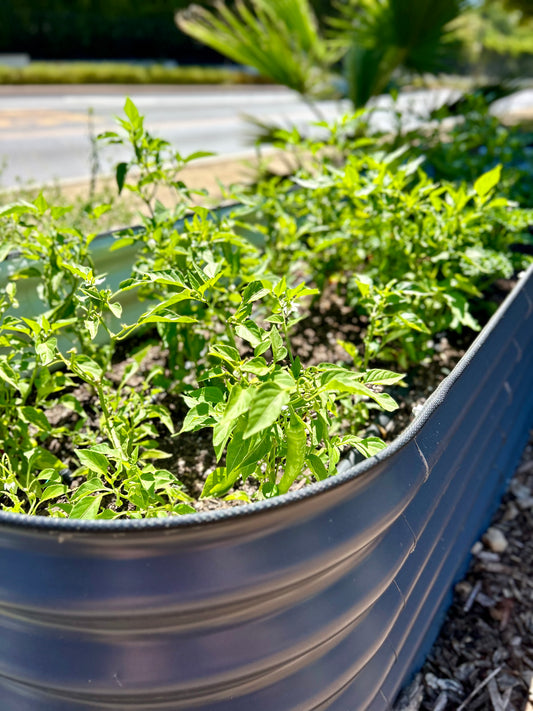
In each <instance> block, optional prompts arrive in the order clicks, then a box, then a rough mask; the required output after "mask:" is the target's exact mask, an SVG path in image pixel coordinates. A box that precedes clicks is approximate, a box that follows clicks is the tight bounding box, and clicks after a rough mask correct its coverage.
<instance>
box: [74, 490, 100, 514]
mask: <svg viewBox="0 0 533 711" xmlns="http://www.w3.org/2000/svg"><path fill="white" fill-rule="evenodd" d="M102 497H103V495H102V494H98V495H97V496H87V497H85V498H83V499H80V500H79V501H78V502H77V503H76V504H75V505H74V506H73V507H72V509H71V511H70V514H69V518H80V519H94V518H96V516H97V514H98V510H99V508H100V504H101V503H102Z"/></svg>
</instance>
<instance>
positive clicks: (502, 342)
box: [0, 269, 533, 711]
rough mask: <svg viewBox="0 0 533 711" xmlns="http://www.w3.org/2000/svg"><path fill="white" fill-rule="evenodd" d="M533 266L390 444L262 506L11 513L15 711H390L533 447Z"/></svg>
mask: <svg viewBox="0 0 533 711" xmlns="http://www.w3.org/2000/svg"><path fill="white" fill-rule="evenodd" d="M532 324H533V270H531V269H530V271H529V272H528V274H527V276H526V277H525V278H523V279H522V280H521V282H520V284H519V286H518V287H517V288H516V289H515V290H514V292H513V294H512V295H511V296H510V298H509V299H508V300H507V301H506V303H505V304H504V306H503V307H502V308H500V310H499V311H498V313H497V315H496V316H495V317H494V318H493V319H492V320H491V322H490V323H489V325H488V326H487V327H486V328H485V329H484V330H483V332H482V334H481V335H480V336H479V338H478V339H477V341H476V342H475V344H474V345H473V346H472V347H471V348H470V350H469V351H468V353H467V355H466V356H465V357H464V358H463V359H462V361H461V362H460V364H459V365H458V366H457V367H456V368H455V369H454V371H453V372H452V374H451V375H450V376H449V377H448V378H447V379H446V380H445V382H444V383H443V384H442V385H441V386H440V387H439V389H438V390H437V391H436V393H435V394H434V395H433V396H432V398H431V399H430V400H429V402H428V403H427V404H426V406H425V408H424V410H423V412H422V414H421V415H420V416H419V417H418V419H417V420H416V421H415V422H414V424H413V425H411V426H410V427H409V429H408V430H406V431H405V432H404V434H403V435H402V436H400V437H399V438H398V439H397V440H396V441H395V442H394V443H393V444H392V445H391V446H390V447H389V448H388V449H387V450H385V451H384V452H383V453H382V454H381V455H379V456H377V457H374V458H373V459H372V460H368V461H365V462H363V463H360V464H357V465H355V466H352V465H350V464H349V463H345V464H344V466H343V471H342V472H341V473H340V474H339V476H337V477H335V478H333V479H330V480H328V481H324V482H321V483H318V484H316V485H312V486H309V487H307V488H305V489H303V490H301V491H299V492H295V493H291V494H287V495H285V496H283V497H280V498H278V499H273V500H269V501H267V502H264V503H258V504H252V505H248V506H243V507H242V508H238V509H229V510H225V511H219V512H215V513H205V514H200V515H197V516H184V517H181V518H178V517H177V518H173V519H159V520H154V519H152V520H146V521H134V520H130V521H110V522H108V521H100V522H79V521H78V522H77V521H69V520H54V519H45V518H40V517H35V518H29V517H24V516H16V515H9V514H0V569H1V571H2V576H1V579H0V700H1V703H0V707H1V709H2V711H82V710H83V711H89V710H94V709H112V710H119V709H120V710H124V709H128V710H129V709H131V710H134V711H136V710H139V711H140V710H141V709H143V710H145V711H157V710H158V709H166V710H168V711H170V710H171V711H180V710H185V709H186V710H193V709H201V710H203V711H207V710H209V711H251V710H252V709H253V711H311V710H313V711H318V710H319V709H320V710H322V709H324V710H325V709H329V710H331V711H363V710H364V709H372V711H377V710H382V711H383V710H384V709H387V708H388V707H389V706H390V702H391V700H392V699H393V698H394V696H395V694H396V693H397V691H398V689H399V687H400V685H401V684H402V682H403V681H404V680H405V679H406V676H407V675H408V674H409V672H410V670H412V669H413V665H415V664H416V663H417V661H419V660H420V655H421V654H423V653H424V651H425V650H426V649H427V646H428V644H429V642H430V641H431V638H432V636H433V635H434V633H435V632H436V628H435V625H436V623H437V621H438V620H439V619H440V617H441V615H442V613H443V610H444V608H445V607H446V603H447V598H448V595H449V591H450V587H451V584H452V582H453V580H454V578H455V577H456V576H457V574H458V572H459V571H460V570H461V568H462V567H463V565H464V562H465V559H466V557H467V555H468V551H469V549H470V546H471V544H472V542H473V541H474V540H475V538H476V537H477V535H478V534H479V532H480V530H481V529H482V527H483V526H484V525H485V524H486V523H487V521H488V518H489V516H490V514H491V513H492V511H493V510H494V508H495V506H496V505H497V502H498V499H499V496H500V494H501V492H502V490H503V487H504V484H505V481H506V478H507V477H508V476H509V474H510V472H511V471H512V468H513V465H514V464H515V463H516V462H517V460H518V457H519V455H520V449H521V446H522V445H523V444H524V443H525V438H526V436H527V430H528V426H529V425H530V422H531V415H532V410H533V368H532V367H531V362H530V358H529V357H528V356H529V354H530V353H531V340H532V338H533V328H532Z"/></svg>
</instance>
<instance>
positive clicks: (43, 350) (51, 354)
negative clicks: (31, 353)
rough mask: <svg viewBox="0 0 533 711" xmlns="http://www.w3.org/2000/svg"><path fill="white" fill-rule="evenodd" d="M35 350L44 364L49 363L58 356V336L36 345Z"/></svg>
mask: <svg viewBox="0 0 533 711" xmlns="http://www.w3.org/2000/svg"><path fill="white" fill-rule="evenodd" d="M35 352H36V353H37V355H38V356H39V360H40V361H41V364H42V365H49V364H50V363H52V362H53V361H54V360H55V358H56V353H57V338H49V339H48V340H47V341H45V342H44V343H38V344H37V345H36V346H35Z"/></svg>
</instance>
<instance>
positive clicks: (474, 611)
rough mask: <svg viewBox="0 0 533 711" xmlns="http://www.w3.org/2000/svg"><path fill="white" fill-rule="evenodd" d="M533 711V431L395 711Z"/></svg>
mask: <svg viewBox="0 0 533 711" xmlns="http://www.w3.org/2000/svg"><path fill="white" fill-rule="evenodd" d="M476 710H479V711H533V431H532V432H531V436H530V440H529V444H528V445H527V447H526V449H525V451H524V454H523V457H522V461H521V463H520V465H519V467H518V469H517V470H516V473H515V475H514V477H513V479H512V481H511V484H510V486H509V489H508V491H507V493H506V494H505V496H504V498H503V501H502V503H501V506H500V508H499V509H498V512H497V513H496V515H495V517H494V519H493V521H492V524H491V526H490V528H489V529H488V531H486V532H485V534H484V535H483V536H482V538H481V540H480V541H478V542H477V543H476V544H475V545H474V547H473V548H472V560H471V563H470V568H469V570H468V573H467V574H466V577H465V578H464V580H462V581H461V582H459V583H458V584H457V585H456V586H455V594H454V600H453V604H452V606H451V607H450V609H449V611H448V614H447V617H446V620H445V622H444V624H443V626H442V629H441V631H440V636H439V638H438V639H437V641H436V642H435V644H434V646H433V649H432V650H431V653H430V654H429V656H428V658H427V661H426V663H425V665H424V666H423V668H422V669H421V671H420V672H419V673H418V674H417V675H416V676H415V678H414V680H413V681H412V683H411V684H410V686H409V687H407V689H406V690H405V691H404V692H403V694H402V695H401V696H400V699H399V700H398V702H397V704H396V706H395V709H394V711H476Z"/></svg>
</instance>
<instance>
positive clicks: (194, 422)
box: [179, 402, 214, 434]
mask: <svg viewBox="0 0 533 711" xmlns="http://www.w3.org/2000/svg"><path fill="white" fill-rule="evenodd" d="M213 422H214V420H213V415H212V409H211V407H210V406H209V403H207V402H200V403H198V405H195V406H194V407H191V409H190V410H189V412H188V413H187V414H186V415H185V418H184V420H183V424H182V426H181V429H180V431H179V433H180V434H181V433H182V432H193V431H195V430H199V429H201V428H202V427H207V426H209V425H211V424H213Z"/></svg>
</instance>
